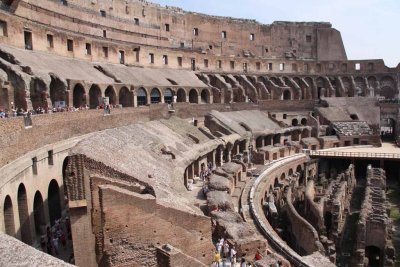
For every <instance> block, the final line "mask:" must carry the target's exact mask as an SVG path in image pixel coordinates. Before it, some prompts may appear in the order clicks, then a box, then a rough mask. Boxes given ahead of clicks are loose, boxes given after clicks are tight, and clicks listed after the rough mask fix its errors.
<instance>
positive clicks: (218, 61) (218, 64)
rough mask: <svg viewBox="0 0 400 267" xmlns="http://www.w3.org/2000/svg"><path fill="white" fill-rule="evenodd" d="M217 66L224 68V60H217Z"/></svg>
mask: <svg viewBox="0 0 400 267" xmlns="http://www.w3.org/2000/svg"><path fill="white" fill-rule="evenodd" d="M217 68H218V69H222V60H217Z"/></svg>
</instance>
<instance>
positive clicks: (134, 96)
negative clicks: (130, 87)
mask: <svg viewBox="0 0 400 267" xmlns="http://www.w3.org/2000/svg"><path fill="white" fill-rule="evenodd" d="M133 106H134V107H135V108H136V107H137V106H138V103H137V95H135V94H134V95H133Z"/></svg>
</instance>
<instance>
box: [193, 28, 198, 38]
mask: <svg viewBox="0 0 400 267" xmlns="http://www.w3.org/2000/svg"><path fill="white" fill-rule="evenodd" d="M193 35H194V36H199V28H193Z"/></svg>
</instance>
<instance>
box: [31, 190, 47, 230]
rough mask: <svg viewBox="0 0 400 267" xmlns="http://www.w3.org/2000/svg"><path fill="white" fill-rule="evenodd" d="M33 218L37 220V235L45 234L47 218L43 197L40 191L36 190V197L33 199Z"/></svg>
mask: <svg viewBox="0 0 400 267" xmlns="http://www.w3.org/2000/svg"><path fill="white" fill-rule="evenodd" d="M33 218H34V221H35V231H36V236H41V235H43V234H45V233H46V219H45V216H44V207H43V197H42V194H40V192H39V191H36V194H35V199H34V200H33Z"/></svg>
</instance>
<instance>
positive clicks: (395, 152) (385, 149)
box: [305, 143, 400, 160]
mask: <svg viewBox="0 0 400 267" xmlns="http://www.w3.org/2000/svg"><path fill="white" fill-rule="evenodd" d="M305 152H306V153H307V154H309V155H310V157H323V158H358V159H393V160H400V148H399V147H397V146H396V144H394V143H382V147H373V146H352V147H340V148H331V149H322V150H310V151H307V150H306V151H305Z"/></svg>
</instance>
